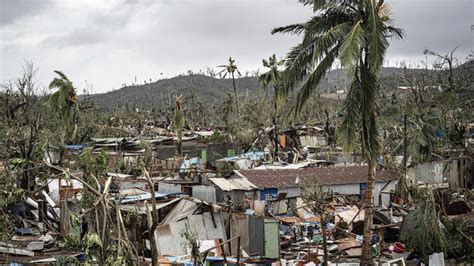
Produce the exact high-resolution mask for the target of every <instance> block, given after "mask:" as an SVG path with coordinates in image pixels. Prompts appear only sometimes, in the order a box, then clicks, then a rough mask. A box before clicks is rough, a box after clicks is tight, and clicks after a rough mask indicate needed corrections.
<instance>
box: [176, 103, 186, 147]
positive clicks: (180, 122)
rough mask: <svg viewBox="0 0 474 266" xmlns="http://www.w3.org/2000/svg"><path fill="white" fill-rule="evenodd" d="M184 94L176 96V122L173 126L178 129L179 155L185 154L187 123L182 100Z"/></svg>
mask: <svg viewBox="0 0 474 266" xmlns="http://www.w3.org/2000/svg"><path fill="white" fill-rule="evenodd" d="M181 98H182V95H179V96H176V98H175V103H176V109H175V111H174V121H173V122H174V124H173V128H174V130H175V131H176V144H177V146H178V155H179V156H182V155H183V128H184V125H185V123H186V121H185V117H184V111H183V109H182V105H183V102H182V100H181Z"/></svg>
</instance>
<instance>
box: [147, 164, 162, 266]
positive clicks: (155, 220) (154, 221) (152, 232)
mask: <svg viewBox="0 0 474 266" xmlns="http://www.w3.org/2000/svg"><path fill="white" fill-rule="evenodd" d="M144 172H145V177H146V178H147V181H148V185H149V186H150V194H151V205H152V224H151V225H148V228H149V232H148V234H149V236H150V238H149V240H150V246H151V265H153V266H155V265H159V264H158V247H157V246H156V238H155V231H156V228H157V227H158V211H157V209H156V197H155V186H154V184H153V182H152V180H151V178H150V175H149V174H148V172H147V171H146V170H145V171H144Z"/></svg>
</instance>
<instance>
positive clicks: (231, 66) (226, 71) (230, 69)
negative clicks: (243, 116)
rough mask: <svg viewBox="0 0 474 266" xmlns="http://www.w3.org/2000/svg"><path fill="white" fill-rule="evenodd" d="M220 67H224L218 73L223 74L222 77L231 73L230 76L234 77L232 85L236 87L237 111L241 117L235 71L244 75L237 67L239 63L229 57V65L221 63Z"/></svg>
mask: <svg viewBox="0 0 474 266" xmlns="http://www.w3.org/2000/svg"><path fill="white" fill-rule="evenodd" d="M218 67H221V68H224V69H222V70H221V71H220V72H219V73H218V75H219V76H220V75H222V73H223V75H222V78H226V77H227V74H229V75H230V77H231V78H232V86H233V88H234V98H235V110H236V112H237V117H239V103H238V99H237V86H236V85H235V74H234V73H235V72H237V74H238V75H239V76H242V74H240V72H239V70H238V69H237V65H236V64H235V60H234V59H232V57H229V64H228V65H220V66H218Z"/></svg>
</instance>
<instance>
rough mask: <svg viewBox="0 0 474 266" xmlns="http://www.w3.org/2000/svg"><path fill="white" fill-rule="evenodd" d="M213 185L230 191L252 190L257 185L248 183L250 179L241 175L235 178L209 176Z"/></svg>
mask: <svg viewBox="0 0 474 266" xmlns="http://www.w3.org/2000/svg"><path fill="white" fill-rule="evenodd" d="M209 181H211V182H212V183H213V184H214V185H216V186H217V187H218V188H220V189H221V190H223V191H231V190H254V189H256V188H257V187H256V186H255V185H254V184H252V183H250V181H249V180H248V179H247V178H245V177H242V176H239V177H237V178H233V177H231V178H224V177H213V178H209Z"/></svg>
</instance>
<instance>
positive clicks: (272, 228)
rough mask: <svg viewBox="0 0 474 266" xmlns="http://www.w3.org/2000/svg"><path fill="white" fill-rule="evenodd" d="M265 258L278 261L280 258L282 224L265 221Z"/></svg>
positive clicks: (269, 220)
mask: <svg viewBox="0 0 474 266" xmlns="http://www.w3.org/2000/svg"><path fill="white" fill-rule="evenodd" d="M264 233H265V257H266V258H269V259H278V258H279V257H280V222H279V221H275V220H271V219H265V224H264Z"/></svg>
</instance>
